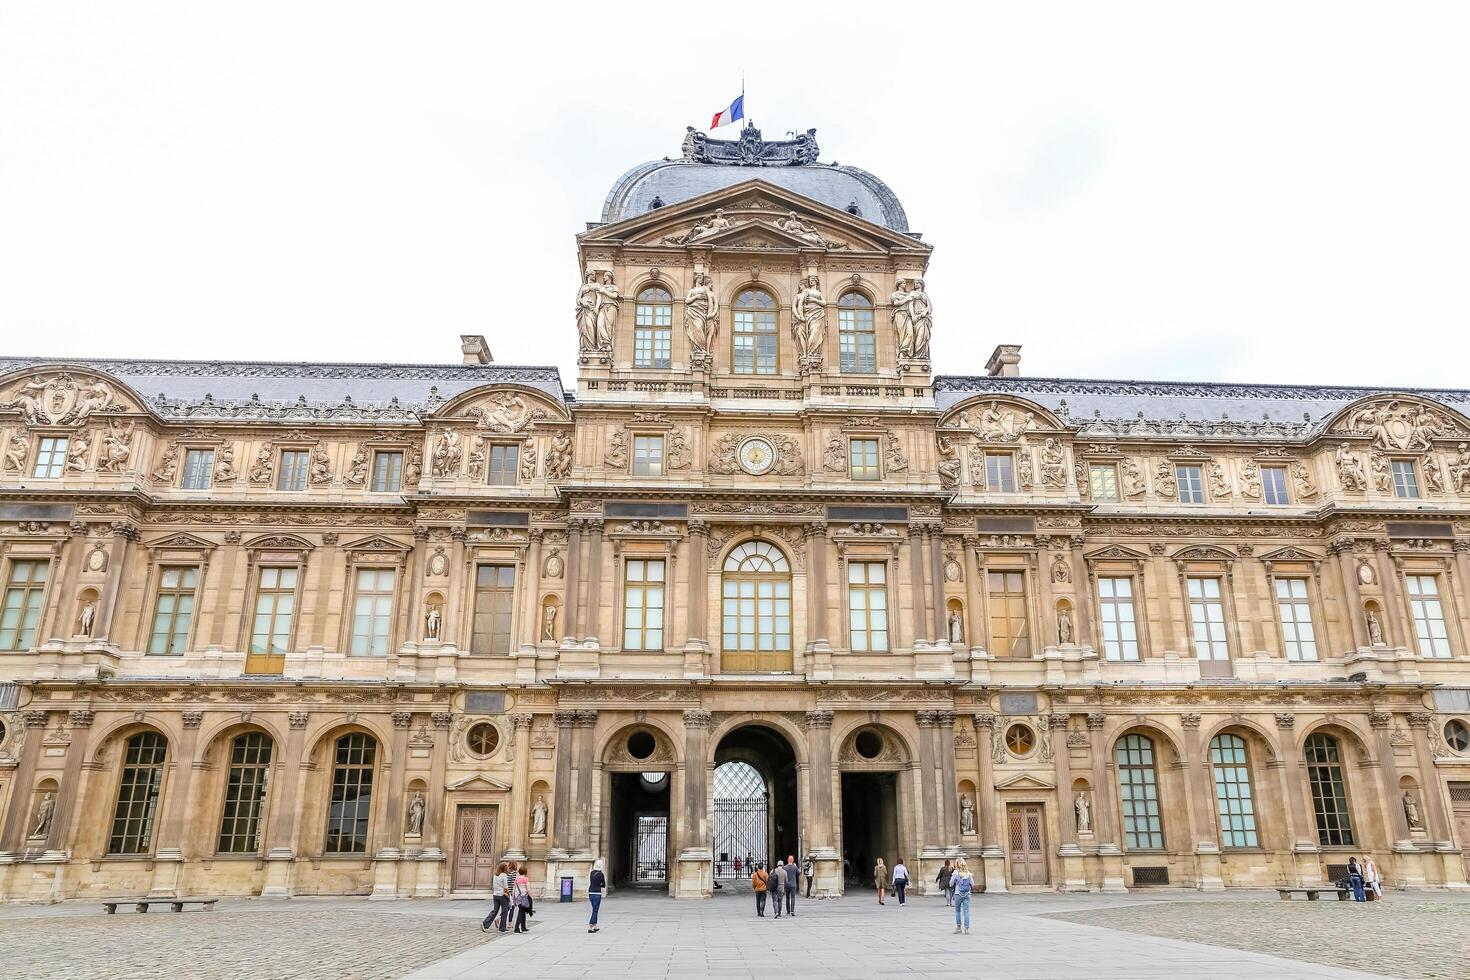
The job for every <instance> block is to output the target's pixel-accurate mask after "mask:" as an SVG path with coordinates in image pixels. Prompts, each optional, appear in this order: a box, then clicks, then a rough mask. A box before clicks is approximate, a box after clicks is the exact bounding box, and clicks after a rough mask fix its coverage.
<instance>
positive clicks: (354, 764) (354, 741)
mask: <svg viewBox="0 0 1470 980" xmlns="http://www.w3.org/2000/svg"><path fill="white" fill-rule="evenodd" d="M377 755H378V743H377V742H376V741H375V740H374V739H373V737H372V736H371V735H364V734H363V733H362V732H353V733H351V734H350V735H343V736H342V737H341V738H339V739H337V754H336V761H335V763H334V764H333V766H332V798H331V802H330V804H329V808H328V810H327V853H328V854H363V853H366V852H367V840H368V818H369V817H370V816H371V815H372V810H373V764H374V762H375V761H376V760H377Z"/></svg>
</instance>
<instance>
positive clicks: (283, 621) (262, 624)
mask: <svg viewBox="0 0 1470 980" xmlns="http://www.w3.org/2000/svg"><path fill="white" fill-rule="evenodd" d="M303 455H304V454H303ZM295 615H296V569H295V568H275V567H271V566H267V567H265V568H262V569H261V570H260V585H259V587H257V588H256V590H255V622H254V624H253V625H252V626H251V629H250V652H251V653H264V654H284V653H286V652H287V651H288V650H290V649H291V621H292V619H293V618H294V617H295Z"/></svg>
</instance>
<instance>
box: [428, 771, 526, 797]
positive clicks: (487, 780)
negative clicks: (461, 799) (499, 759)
mask: <svg viewBox="0 0 1470 980" xmlns="http://www.w3.org/2000/svg"><path fill="white" fill-rule="evenodd" d="M444 788H445V789H447V790H481V791H486V790H490V791H495V792H501V793H508V792H510V784H509V783H502V782H501V781H500V780H498V779H492V778H491V777H489V776H487V775H485V774H484V773H479V772H477V773H475V774H474V775H473V776H466V777H464V778H463V779H456V780H454V782H452V783H448V784H446V785H445V787H444Z"/></svg>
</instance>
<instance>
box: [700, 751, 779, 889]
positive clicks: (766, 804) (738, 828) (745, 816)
mask: <svg viewBox="0 0 1470 980" xmlns="http://www.w3.org/2000/svg"><path fill="white" fill-rule="evenodd" d="M714 788H715V814H714V816H715V819H714V828H715V840H714V851H715V877H716V878H746V877H749V876H750V868H749V864H750V862H751V860H752V859H753V860H756V861H767V862H769V861H770V859H771V855H770V853H769V847H770V844H769V839H768V835H769V827H770V796H769V794H768V793H767V792H766V781H765V779H764V778H762V776H761V774H760V773H759V772H758V771H756V769H755V767H754V766H752V765H749V764H748V763H744V762H726V763H723V764H721V765H719V766H717V767H716V768H715V787H714ZM737 861H739V863H740V867H739V868H738V869H737V868H736V867H735V864H736V862H737Z"/></svg>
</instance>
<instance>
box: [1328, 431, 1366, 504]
mask: <svg viewBox="0 0 1470 980" xmlns="http://www.w3.org/2000/svg"><path fill="white" fill-rule="evenodd" d="M1334 461H1335V462H1336V464H1337V482H1338V483H1340V484H1341V485H1342V488H1343V489H1344V490H1346V491H1347V492H1349V493H1362V492H1363V491H1365V490H1367V489H1368V479H1367V477H1366V476H1364V475H1363V464H1362V463H1361V462H1360V461H1359V460H1358V457H1356V456H1354V455H1353V454H1352V452H1351V451H1350V450H1349V449H1348V447H1347V443H1343V444H1341V445H1339V446H1338V447H1337V454H1336V458H1335V460H1334Z"/></svg>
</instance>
